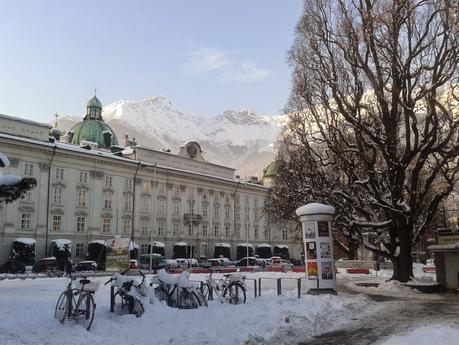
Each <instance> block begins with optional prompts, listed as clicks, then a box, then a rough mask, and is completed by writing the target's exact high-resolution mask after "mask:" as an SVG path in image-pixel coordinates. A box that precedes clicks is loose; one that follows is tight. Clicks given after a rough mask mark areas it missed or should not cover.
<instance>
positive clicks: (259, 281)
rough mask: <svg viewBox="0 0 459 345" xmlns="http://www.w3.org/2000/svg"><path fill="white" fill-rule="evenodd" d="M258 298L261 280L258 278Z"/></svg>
mask: <svg viewBox="0 0 459 345" xmlns="http://www.w3.org/2000/svg"><path fill="white" fill-rule="evenodd" d="M258 296H261V278H258Z"/></svg>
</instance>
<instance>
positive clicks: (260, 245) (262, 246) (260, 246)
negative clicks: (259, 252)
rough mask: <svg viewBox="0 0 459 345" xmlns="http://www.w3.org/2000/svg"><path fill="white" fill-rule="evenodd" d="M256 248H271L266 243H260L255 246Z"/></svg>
mask: <svg viewBox="0 0 459 345" xmlns="http://www.w3.org/2000/svg"><path fill="white" fill-rule="evenodd" d="M256 247H257V248H271V245H270V244H268V243H260V244H257V246H256Z"/></svg>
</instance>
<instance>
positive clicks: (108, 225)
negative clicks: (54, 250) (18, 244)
mask: <svg viewBox="0 0 459 345" xmlns="http://www.w3.org/2000/svg"><path fill="white" fill-rule="evenodd" d="M93 103H94V102H93ZM93 103H91V106H92V105H93ZM88 104H89V103H88ZM89 110H90V109H89V106H88V111H89ZM99 115H100V114H99ZM92 121H94V119H92ZM98 121H100V120H98ZM102 121H103V120H102ZM99 127H101V128H104V126H99ZM21 128H27V130H22V129H21ZM49 130H50V127H49V126H47V125H44V124H40V123H34V122H32V121H25V120H21V119H17V118H12V117H7V116H2V115H0V152H2V153H4V154H5V155H6V156H7V157H8V158H9V160H10V162H11V166H10V167H8V168H7V169H6V171H4V173H5V174H8V175H20V176H23V177H26V176H27V177H33V178H35V179H36V180H37V186H36V188H34V189H33V190H31V191H29V192H28V193H27V195H26V196H25V197H24V198H23V199H21V200H17V201H15V202H13V203H9V204H0V261H1V262H3V261H5V260H6V259H7V257H8V255H9V251H10V248H11V245H12V242H13V241H14V239H15V238H31V239H34V240H36V253H37V254H36V257H37V258H38V259H39V258H42V257H45V256H46V255H47V254H48V252H49V247H50V243H51V241H53V240H56V239H68V240H71V241H72V256H73V257H74V258H76V259H77V260H78V259H83V258H84V257H85V255H86V252H87V246H88V243H89V242H91V241H94V240H106V239H110V238H113V237H115V236H121V237H132V239H133V241H134V242H135V243H136V244H137V245H138V246H139V249H140V253H146V252H147V251H148V244H149V243H150V242H161V243H163V244H164V245H165V253H166V257H167V258H169V257H172V255H173V248H174V244H176V243H179V242H184V243H186V244H187V246H189V247H190V248H192V249H191V251H192V256H193V257H195V258H199V257H200V256H206V257H213V255H214V249H215V247H216V246H219V245H224V246H229V247H230V252H231V257H232V259H236V250H237V246H238V245H239V244H246V243H249V244H250V245H251V246H252V248H254V249H256V248H257V245H258V246H260V247H264V246H265V245H266V244H269V245H271V246H272V247H273V248H274V246H286V245H287V246H289V251H290V256H291V257H300V255H301V254H300V250H301V249H300V248H296V247H295V245H294V244H291V243H290V241H289V238H290V235H291V234H290V232H289V230H288V229H277V228H274V225H273V224H271V223H270V221H269V217H268V216H267V215H266V214H265V212H264V210H263V208H264V200H265V198H266V196H267V193H268V191H269V188H268V187H266V186H262V185H259V184H253V183H249V182H244V181H241V180H238V179H235V178H234V173H235V170H234V169H232V168H228V167H224V166H219V165H215V164H212V163H209V162H206V161H205V159H204V158H203V156H202V152H201V148H200V146H199V144H198V143H196V142H188V143H186V144H185V145H183V147H181V148H180V152H179V153H178V154H173V153H170V152H163V151H159V150H154V149H151V148H146V147H142V146H139V145H135V146H131V147H124V148H120V147H119V146H118V145H116V146H112V148H111V150H110V148H107V149H104V148H100V147H98V145H97V143H94V140H92V141H89V142H90V145H88V141H85V138H84V137H81V135H79V134H78V133H73V134H72V138H71V139H72V140H70V141H73V142H74V141H75V138H76V136H77V135H78V137H79V138H80V139H81V141H83V142H84V143H83V145H82V143H81V142H80V145H78V144H77V143H69V142H65V141H60V140H57V139H54V140H50V139H49V137H48V132H49ZM86 131H87V132H88V133H91V135H93V136H94V131H88V130H87V129H86ZM105 133H107V132H105ZM99 138H101V139H100V140H105V141H104V142H105V143H107V142H108V139H107V137H105V138H104V136H103V135H102V136H99ZM110 140H111V142H112V143H113V142H115V143H116V144H118V142H117V139H116V136H115V135H113V133H110ZM67 141H68V140H67Z"/></svg>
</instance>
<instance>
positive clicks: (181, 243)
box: [174, 242, 187, 246]
mask: <svg viewBox="0 0 459 345" xmlns="http://www.w3.org/2000/svg"><path fill="white" fill-rule="evenodd" d="M174 246H187V244H186V242H176V243H174Z"/></svg>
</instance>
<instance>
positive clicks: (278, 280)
mask: <svg viewBox="0 0 459 345" xmlns="http://www.w3.org/2000/svg"><path fill="white" fill-rule="evenodd" d="M263 279H265V280H276V285H277V295H278V296H280V295H282V279H288V280H296V288H297V292H298V298H301V279H305V277H300V278H288V277H284V278H261V277H260V278H258V296H261V281H262V280H263ZM255 286H256V285H255ZM255 297H257V296H256V293H255Z"/></svg>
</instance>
